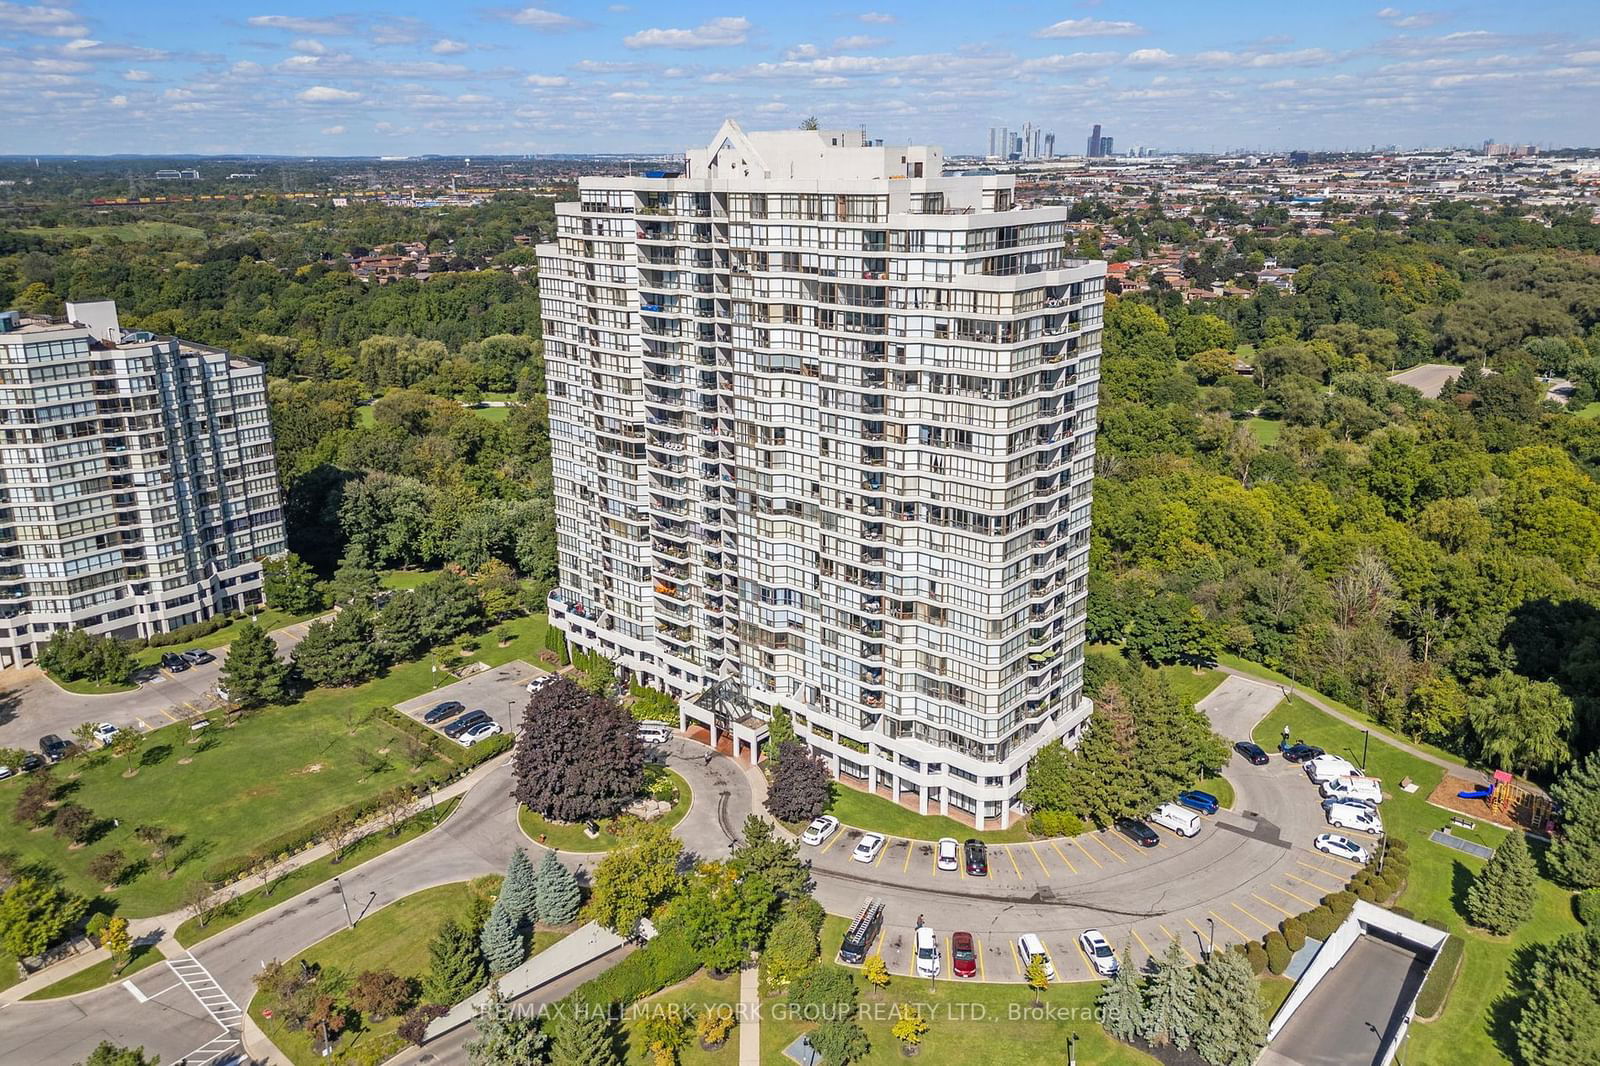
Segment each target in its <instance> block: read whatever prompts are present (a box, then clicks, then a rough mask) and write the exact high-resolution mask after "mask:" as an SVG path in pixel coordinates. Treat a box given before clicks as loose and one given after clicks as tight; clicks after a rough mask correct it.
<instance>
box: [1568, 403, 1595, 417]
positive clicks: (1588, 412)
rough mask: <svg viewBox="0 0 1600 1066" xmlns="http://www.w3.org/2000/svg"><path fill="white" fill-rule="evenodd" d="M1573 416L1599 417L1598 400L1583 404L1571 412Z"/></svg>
mask: <svg viewBox="0 0 1600 1066" xmlns="http://www.w3.org/2000/svg"><path fill="white" fill-rule="evenodd" d="M1572 415H1573V417H1574V418H1600V400H1596V401H1595V402H1594V403H1589V404H1584V405H1583V406H1582V407H1579V408H1578V409H1577V410H1575V411H1573V412H1572Z"/></svg>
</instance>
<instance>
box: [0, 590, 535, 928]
mask: <svg viewBox="0 0 1600 1066" xmlns="http://www.w3.org/2000/svg"><path fill="white" fill-rule="evenodd" d="M546 627H547V623H546V620H545V618H544V616H543V615H536V616H530V617H526V618H518V619H513V620H511V621H509V622H505V623H503V624H502V626H501V627H499V628H504V629H506V630H508V631H509V632H511V633H512V634H513V639H512V641H511V643H509V644H508V645H507V646H505V647H503V648H502V647H498V646H496V645H495V642H494V641H492V640H490V641H485V642H484V643H483V646H482V647H481V648H480V649H479V650H478V651H477V652H474V653H473V658H475V659H479V660H482V661H483V662H485V663H487V664H488V665H490V666H499V665H501V664H502V663H506V662H509V661H511V660H512V659H518V658H522V659H528V660H530V661H536V660H537V656H538V653H539V651H540V650H542V649H543V647H544V633H545V629H546ZM430 666H431V663H430V662H429V661H428V660H422V661H418V662H413V663H406V664H403V665H401V666H396V667H394V668H392V669H391V670H389V672H388V673H387V674H385V675H384V676H383V677H380V678H377V679H375V680H373V681H369V682H367V683H366V684H364V685H357V686H355V687H353V688H347V689H317V690H314V691H312V692H311V693H309V694H307V695H306V697H305V698H304V699H302V700H301V701H300V702H299V703H297V704H294V705H291V706H289V707H277V708H268V709H266V710H263V711H259V712H256V713H254V714H252V715H249V716H246V717H245V718H244V719H242V720H241V721H240V722H239V723H238V724H237V725H235V726H231V727H228V728H226V729H221V728H219V729H213V730H210V731H208V733H207V734H206V736H205V737H204V738H201V743H199V744H189V743H187V741H189V740H191V739H196V738H194V737H193V736H192V735H191V734H190V732H189V730H188V727H187V726H186V725H184V724H182V723H179V724H177V725H173V726H168V727H167V728H165V729H160V730H156V731H154V732H152V733H149V734H147V736H146V739H145V743H144V746H143V748H142V750H141V751H140V752H139V754H138V755H137V756H135V759H136V760H137V761H138V764H139V766H138V773H137V775H136V776H135V777H133V778H125V777H123V776H122V773H123V771H124V770H125V769H126V768H127V767H128V761H127V760H125V759H116V758H111V757H109V756H107V755H99V756H93V757H90V758H88V759H82V760H73V761H72V762H69V763H66V764H63V765H62V766H61V767H59V768H58V774H57V776H58V778H59V779H60V780H62V781H63V782H64V783H65V784H66V785H67V787H68V788H69V789H70V790H71V795H70V797H69V798H70V799H71V800H72V801H73V802H75V803H80V804H83V805H84V806H86V807H88V808H89V809H90V810H91V811H92V812H94V813H95V814H96V815H98V816H99V817H100V818H101V819H105V820H107V821H109V820H111V819H116V820H118V821H120V823H121V824H120V826H116V827H108V828H107V830H106V832H105V833H104V834H103V835H102V836H101V837H100V838H99V839H98V840H96V841H95V842H93V843H92V844H90V845H89V846H88V847H84V848H81V849H79V850H76V851H70V850H68V849H67V848H66V847H65V845H63V843H62V842H61V841H59V840H57V839H56V837H55V836H53V835H52V834H51V833H50V832H49V831H48V830H41V831H38V832H32V831H30V830H28V829H26V828H24V827H22V826H18V825H17V824H16V823H15V822H14V821H12V820H11V819H10V818H9V817H5V818H0V851H15V852H16V853H17V854H18V856H19V857H20V858H21V859H23V860H24V861H27V860H32V859H40V860H43V861H45V862H47V863H49V864H50V865H52V866H55V867H57V868H59V869H61V870H62V871H63V873H64V874H65V877H66V885H67V887H68V888H70V889H72V890H73V891H75V892H80V893H83V894H85V895H88V896H94V895H96V894H98V891H99V888H100V886H99V885H98V884H96V883H94V882H92V881H91V880H90V878H89V877H88V875H87V873H85V870H86V867H87V865H88V863H89V861H90V860H91V859H92V858H93V857H94V856H95V855H98V854H99V853H101V852H102V851H106V850H109V849H111V848H117V849H120V850H121V851H122V852H123V854H124V855H125V856H127V857H128V858H129V860H130V861H135V862H137V861H138V860H141V859H145V858H147V857H148V855H149V849H148V848H147V847H145V846H144V845H142V844H140V843H139V842H138V841H137V840H135V839H134V838H133V827H135V826H138V825H140V824H143V823H152V824H157V825H161V826H163V827H165V828H166V829H167V830H169V831H170V832H174V833H177V834H179V835H180V836H181V837H182V838H183V840H182V843H181V845H180V846H179V847H178V849H177V852H176V854H177V856H178V858H179V863H178V866H177V869H176V870H175V872H174V873H173V874H172V875H171V876H166V875H165V874H164V873H163V872H161V871H159V870H156V869H147V870H145V871H143V872H141V873H139V875H138V876H136V877H134V878H133V879H132V880H131V883H129V884H126V885H124V886H123V887H122V888H120V889H119V890H117V891H116V892H115V893H114V894H113V895H112V898H113V899H114V900H115V902H116V904H117V910H118V913H121V914H123V915H124V916H126V917H139V916H144V915H152V914H160V913H164V912H166V911H169V910H172V909H174V908H176V907H177V905H178V902H179V900H181V899H182V896H183V891H184V888H185V887H186V886H187V884H188V883H189V882H190V881H192V880H194V879H196V878H198V877H199V875H200V872H201V871H202V870H204V869H205V868H206V867H207V866H208V865H210V864H211V863H212V862H214V861H216V860H218V859H221V858H224V857H227V856H231V855H235V854H239V853H241V852H245V851H248V850H249V849H250V848H251V847H252V846H253V845H254V844H255V843H256V842H258V841H260V840H261V839H263V838H265V837H268V836H272V835H275V834H278V833H283V832H286V831H288V830H290V829H293V828H294V827H295V826H297V825H301V824H303V823H305V822H308V821H310V820H312V819H314V818H316V817H318V816H319V815H322V814H324V813H326V812H328V811H330V810H333V809H335V808H337V807H340V806H343V805H344V804H347V803H351V802H353V801H355V800H357V799H360V798H362V797H364V796H369V795H372V794H374V793H376V792H381V791H383V790H385V789H388V788H393V787H394V786H395V785H398V784H401V783H402V782H404V781H407V780H410V779H413V778H414V777H415V772H413V771H412V770H411V769H410V768H409V767H407V766H405V765H402V762H403V760H401V759H399V758H398V756H395V757H394V758H390V757H388V756H386V755H384V754H381V753H383V752H391V753H398V752H400V751H402V750H404V749H403V747H402V740H403V738H402V735H401V734H400V733H398V732H397V731H396V730H395V729H394V728H393V727H391V726H389V725H386V724H385V723H383V722H382V721H381V720H379V719H376V718H368V716H367V715H366V714H364V713H363V712H366V711H369V710H371V709H372V708H374V707H379V706H391V707H392V706H394V705H395V704H397V703H400V702H402V701H404V700H406V699H408V698H410V697H412V696H416V695H419V694H420V693H424V692H427V691H428V690H429V689H430V688H434V687H437V686H438V685H440V684H443V683H444V681H445V680H447V679H448V675H446V674H444V673H442V672H441V673H439V674H434V673H432V672H431V670H430ZM208 745H209V747H208ZM374 758H376V762H375V763H374V762H373V760H374ZM363 760H367V762H366V763H364V762H363ZM373 766H376V767H377V768H376V769H374V768H373ZM69 775H75V776H74V777H72V778H69ZM21 788H22V782H21V781H20V780H18V779H13V780H10V781H5V782H0V812H7V813H8V812H9V808H10V806H11V804H13V803H14V802H15V800H16V795H17V793H18V792H19V791H20V790H21Z"/></svg>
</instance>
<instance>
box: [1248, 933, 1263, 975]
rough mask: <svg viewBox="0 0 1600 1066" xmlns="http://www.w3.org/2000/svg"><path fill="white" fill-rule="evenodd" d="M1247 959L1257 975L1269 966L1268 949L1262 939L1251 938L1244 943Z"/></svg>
mask: <svg viewBox="0 0 1600 1066" xmlns="http://www.w3.org/2000/svg"><path fill="white" fill-rule="evenodd" d="M1243 948H1244V952H1243V954H1244V957H1245V960H1246V961H1248V962H1249V963H1250V970H1251V972H1252V973H1254V974H1255V975H1256V976H1257V977H1260V976H1261V974H1262V973H1263V972H1264V971H1265V970H1266V968H1267V949H1266V948H1264V947H1262V946H1261V941H1259V940H1250V941H1246V942H1245V944H1244V945H1243Z"/></svg>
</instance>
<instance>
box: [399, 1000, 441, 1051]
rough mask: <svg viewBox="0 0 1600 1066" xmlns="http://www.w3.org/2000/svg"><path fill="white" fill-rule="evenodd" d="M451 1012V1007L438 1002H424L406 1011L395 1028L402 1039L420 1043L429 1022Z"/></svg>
mask: <svg viewBox="0 0 1600 1066" xmlns="http://www.w3.org/2000/svg"><path fill="white" fill-rule="evenodd" d="M448 1013H450V1008H449V1007H445V1006H441V1005H440V1004H438V1003H424V1004H422V1005H421V1006H417V1007H412V1008H411V1009H410V1010H408V1011H406V1016H405V1017H404V1018H402V1019H401V1020H400V1026H399V1028H397V1029H396V1030H395V1032H396V1033H398V1034H400V1038H401V1039H402V1040H409V1041H410V1042H411V1043H413V1044H417V1045H420V1044H421V1043H422V1038H423V1036H424V1035H425V1034H426V1033H427V1031H428V1023H429V1022H431V1021H433V1020H434V1019H435V1018H442V1017H444V1016H445V1015H446V1014H448Z"/></svg>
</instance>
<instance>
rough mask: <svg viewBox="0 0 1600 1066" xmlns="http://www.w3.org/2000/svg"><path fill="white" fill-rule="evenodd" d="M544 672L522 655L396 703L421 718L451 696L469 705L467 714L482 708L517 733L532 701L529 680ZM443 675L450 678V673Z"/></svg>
mask: <svg viewBox="0 0 1600 1066" xmlns="http://www.w3.org/2000/svg"><path fill="white" fill-rule="evenodd" d="M544 673H545V671H543V670H540V669H539V668H538V667H535V666H530V665H529V664H528V663H525V662H523V661H522V660H521V659H513V660H512V661H511V662H509V663H506V664H505V665H504V666H496V667H494V668H492V669H489V670H484V671H482V672H480V673H476V674H473V675H472V676H471V677H468V678H464V679H462V680H460V681H454V682H451V683H450V684H448V685H440V686H439V687H438V688H435V689H433V690H432V691H430V692H427V693H424V694H423V695H421V696H417V697H415V698H413V699H409V700H406V701H405V702H404V703H402V704H399V705H398V706H396V707H395V710H397V711H399V712H400V713H401V714H405V715H409V716H411V717H412V718H415V719H416V720H417V721H419V722H420V721H422V716H423V715H424V714H427V713H428V711H430V710H432V709H433V708H434V707H437V706H438V705H439V704H441V703H444V702H445V701H447V700H456V701H458V702H460V703H461V704H463V705H464V706H465V707H466V710H465V711H463V712H462V713H463V714H466V713H469V712H471V711H474V710H480V709H481V710H483V711H484V712H486V713H487V714H488V715H489V716H490V717H492V718H493V719H494V720H495V721H496V722H499V723H500V728H502V729H504V730H505V731H506V734H507V735H508V736H515V735H516V729H517V726H519V725H521V724H522V710H523V708H524V707H526V706H527V705H528V688H527V685H528V682H529V681H531V680H533V679H534V678H535V677H539V676H540V675H542V674H544ZM439 676H440V677H442V678H445V679H448V678H449V676H450V675H448V674H441V675H439ZM457 717H458V716H457ZM453 720H454V718H449V719H446V720H445V721H443V722H441V723H439V724H440V725H441V726H443V725H449V724H450V722H451V721H453Z"/></svg>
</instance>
